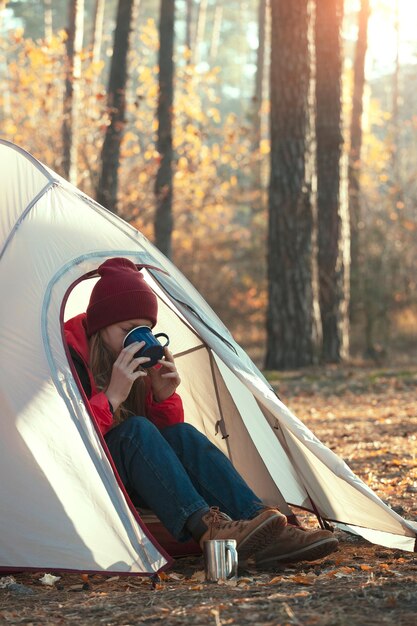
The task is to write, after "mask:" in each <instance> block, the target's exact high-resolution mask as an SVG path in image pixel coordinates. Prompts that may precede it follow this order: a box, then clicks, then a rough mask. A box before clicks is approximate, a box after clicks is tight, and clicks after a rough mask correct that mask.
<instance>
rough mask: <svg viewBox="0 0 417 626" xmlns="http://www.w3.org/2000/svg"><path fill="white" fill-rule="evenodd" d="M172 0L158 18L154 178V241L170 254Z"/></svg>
mask: <svg viewBox="0 0 417 626" xmlns="http://www.w3.org/2000/svg"><path fill="white" fill-rule="evenodd" d="M174 23H175V0H161V9H160V20H159V42H160V46H159V96H158V139H157V150H158V152H159V158H160V164H159V169H158V173H157V176H156V181H155V195H156V212H155V222H154V231H155V243H156V245H157V247H158V248H159V249H160V250H161V252H163V253H164V254H165V255H166V256H167V257H169V258H170V257H171V254H172V249H171V246H172V243H171V238H172V228H173V218H172V158H173V149H172V116H173V102H174Z"/></svg>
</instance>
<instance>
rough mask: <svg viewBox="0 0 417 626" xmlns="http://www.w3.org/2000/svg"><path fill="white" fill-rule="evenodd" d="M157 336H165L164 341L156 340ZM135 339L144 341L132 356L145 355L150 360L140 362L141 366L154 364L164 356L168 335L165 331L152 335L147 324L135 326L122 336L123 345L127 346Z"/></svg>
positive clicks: (145, 366) (146, 366)
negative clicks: (162, 342) (163, 342)
mask: <svg viewBox="0 0 417 626" xmlns="http://www.w3.org/2000/svg"><path fill="white" fill-rule="evenodd" d="M158 337H165V339H166V343H165V344H164V345H162V344H161V343H159V341H158ZM135 341H144V342H145V345H144V346H143V347H142V348H141V349H140V350H138V352H136V354H135V355H134V358H135V359H137V358H138V357H140V356H141V357H142V356H146V357H149V358H150V361H147V362H146V363H142V365H141V367H143V368H145V369H146V368H148V367H152V366H153V365H156V364H157V363H158V361H159V359H162V357H163V356H164V348H166V347H167V346H168V345H169V337H168V335H166V334H165V333H157V334H156V335H154V334H153V333H152V331H151V329H150V328H149V326H136V327H135V328H132V330H131V331H129V332H128V333H127V335H126V337H125V338H124V341H123V347H124V348H127V346H130V344H131V343H134V342H135Z"/></svg>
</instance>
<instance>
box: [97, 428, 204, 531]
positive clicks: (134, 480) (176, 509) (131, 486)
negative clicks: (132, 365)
mask: <svg viewBox="0 0 417 626" xmlns="http://www.w3.org/2000/svg"><path fill="white" fill-rule="evenodd" d="M105 440H106V443H107V446H108V448H109V450H110V454H111V456H112V458H113V460H114V463H115V465H116V469H117V471H118V473H119V475H120V478H121V480H122V482H123V484H124V485H125V487H126V489H127V490H128V491H130V492H132V491H133V492H135V493H136V494H137V495H138V496H139V497H140V498H141V499H142V500H144V501H145V502H146V504H147V506H148V507H149V508H150V509H152V510H153V511H154V512H155V514H156V515H157V516H158V517H159V519H160V520H161V522H162V523H163V524H164V526H165V527H166V528H167V529H168V530H169V531H170V532H171V534H172V535H174V537H176V538H178V539H181V540H182V539H188V538H190V534H189V533H188V532H187V531H185V530H184V526H185V524H186V521H187V519H188V518H189V517H190V516H191V515H192V514H193V513H195V512H196V511H198V510H200V509H206V510H207V509H208V505H207V503H206V502H205V500H204V498H203V497H202V496H201V495H200V494H199V493H198V491H197V490H196V489H195V487H194V485H193V484H192V482H191V480H190V478H189V476H188V474H187V472H186V471H185V469H184V467H183V465H182V463H181V462H180V460H179V457H178V456H177V455H176V454H175V452H174V450H173V449H172V448H171V446H170V445H169V444H168V443H167V440H166V439H165V438H164V437H162V435H161V433H160V431H159V430H158V429H157V428H156V427H155V426H154V425H153V424H152V423H151V422H150V421H149V420H148V419H146V418H145V417H131V418H129V419H127V420H126V421H124V422H122V423H121V424H120V425H119V426H116V427H115V428H113V429H112V430H110V431H109V432H108V433H107V434H106V436H105Z"/></svg>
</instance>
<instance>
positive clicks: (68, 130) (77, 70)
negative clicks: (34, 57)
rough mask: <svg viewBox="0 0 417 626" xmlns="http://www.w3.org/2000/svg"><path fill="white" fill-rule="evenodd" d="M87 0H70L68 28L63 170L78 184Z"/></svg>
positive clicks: (64, 173) (65, 175)
mask: <svg viewBox="0 0 417 626" xmlns="http://www.w3.org/2000/svg"><path fill="white" fill-rule="evenodd" d="M83 27H84V0H71V2H70V4H69V18H68V29H67V54H66V72H65V95H64V115H63V125H62V141H63V154H62V171H63V175H64V177H65V178H67V179H68V180H69V181H70V182H71V183H72V184H73V185H76V184H77V154H78V127H79V110H80V85H79V80H80V77H81V50H82V45H83V30H84V28H83Z"/></svg>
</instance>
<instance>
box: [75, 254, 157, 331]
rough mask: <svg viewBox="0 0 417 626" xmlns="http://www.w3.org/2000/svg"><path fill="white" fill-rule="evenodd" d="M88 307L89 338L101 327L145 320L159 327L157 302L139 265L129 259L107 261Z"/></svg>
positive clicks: (100, 270) (100, 269)
mask: <svg viewBox="0 0 417 626" xmlns="http://www.w3.org/2000/svg"><path fill="white" fill-rule="evenodd" d="M97 271H98V273H99V274H100V280H98V281H97V283H96V284H95V285H94V287H93V290H92V292H91V296H90V302H89V305H88V308H87V332H88V334H89V336H91V335H93V334H94V333H96V332H97V331H98V330H100V329H101V328H105V327H106V326H110V325H111V324H116V323H117V322H123V321H126V320H131V319H136V318H142V319H146V320H149V321H150V322H151V323H152V326H155V324H156V318H157V315H158V301H157V299H156V296H155V294H154V292H153V291H152V289H151V288H150V287H149V286H148V284H147V283H146V281H145V279H144V277H143V275H142V274H141V273H140V271H139V270H138V269H137V267H136V265H135V264H134V263H132V261H129V259H122V258H115V259H108V260H107V261H105V262H104V263H102V264H101V265H100V267H99V268H98V270H97Z"/></svg>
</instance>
